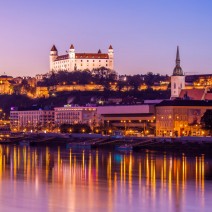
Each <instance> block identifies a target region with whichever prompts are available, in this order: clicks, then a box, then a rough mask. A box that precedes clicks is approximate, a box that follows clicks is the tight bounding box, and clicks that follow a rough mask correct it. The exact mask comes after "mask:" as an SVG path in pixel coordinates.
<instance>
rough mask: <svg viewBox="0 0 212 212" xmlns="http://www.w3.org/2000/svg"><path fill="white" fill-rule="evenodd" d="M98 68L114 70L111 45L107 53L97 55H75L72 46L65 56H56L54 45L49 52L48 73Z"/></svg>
mask: <svg viewBox="0 0 212 212" xmlns="http://www.w3.org/2000/svg"><path fill="white" fill-rule="evenodd" d="M100 67H105V68H108V69H111V70H113V69H114V51H113V47H112V46H111V45H110V46H109V48H108V52H107V53H102V52H101V50H99V51H98V52H97V53H77V52H75V48H74V46H73V45H71V46H70V48H69V50H68V52H67V54H65V55H58V50H57V48H56V46H55V45H54V46H53V47H52V49H51V51H50V72H51V71H55V72H57V71H74V70H85V69H89V70H93V69H96V68H100Z"/></svg>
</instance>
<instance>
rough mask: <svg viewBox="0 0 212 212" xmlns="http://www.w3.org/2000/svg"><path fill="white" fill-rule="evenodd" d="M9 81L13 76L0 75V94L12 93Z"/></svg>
mask: <svg viewBox="0 0 212 212" xmlns="http://www.w3.org/2000/svg"><path fill="white" fill-rule="evenodd" d="M11 81H13V77H11V76H7V75H5V74H4V75H1V76H0V94H9V95H10V94H12V93H13V90H12V88H11Z"/></svg>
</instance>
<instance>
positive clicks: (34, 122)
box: [10, 106, 54, 132]
mask: <svg viewBox="0 0 212 212" xmlns="http://www.w3.org/2000/svg"><path fill="white" fill-rule="evenodd" d="M53 127H54V110H49V109H44V108H40V107H37V106H34V107H30V108H14V107H12V108H11V111H10V128H11V131H13V132H17V131H24V132H27V131H31V132H36V131H40V130H42V131H51V130H52V128H53Z"/></svg>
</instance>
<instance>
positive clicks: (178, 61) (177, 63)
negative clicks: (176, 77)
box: [176, 46, 180, 66]
mask: <svg viewBox="0 0 212 212" xmlns="http://www.w3.org/2000/svg"><path fill="white" fill-rule="evenodd" d="M176 65H179V66H180V51H179V46H177V55H176Z"/></svg>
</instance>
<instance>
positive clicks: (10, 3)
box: [0, 0, 212, 76]
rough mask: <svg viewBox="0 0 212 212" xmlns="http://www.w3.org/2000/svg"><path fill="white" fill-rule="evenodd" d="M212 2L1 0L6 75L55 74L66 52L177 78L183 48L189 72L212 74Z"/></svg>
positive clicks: (1, 68) (0, 44) (0, 43)
mask: <svg viewBox="0 0 212 212" xmlns="http://www.w3.org/2000/svg"><path fill="white" fill-rule="evenodd" d="M211 10H212V1H211V0H0V29H1V30H0V74H3V73H4V72H6V74H8V75H13V76H19V75H20V76H34V75H35V74H36V73H39V74H41V73H46V72H47V71H48V69H49V50H50V48H51V47H52V45H53V44H55V45H56V47H57V49H58V50H59V54H64V53H65V51H66V50H68V49H69V46H70V44H71V43H73V44H74V46H75V50H76V52H97V50H98V49H99V48H100V49H101V50H102V51H107V48H108V46H109V44H112V46H113V47H114V51H115V69H116V71H117V72H118V73H119V74H144V73H147V72H149V71H151V72H153V73H161V74H169V75H170V74H171V73H172V71H173V68H174V65H175V55H176V46H177V45H179V46H180V55H181V66H182V68H183V70H184V72H196V73H197V74H200V73H201V74H202V73H205V74H206V73H212V12H211Z"/></svg>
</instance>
